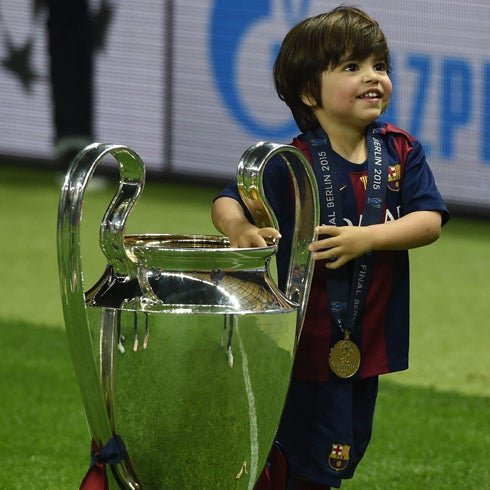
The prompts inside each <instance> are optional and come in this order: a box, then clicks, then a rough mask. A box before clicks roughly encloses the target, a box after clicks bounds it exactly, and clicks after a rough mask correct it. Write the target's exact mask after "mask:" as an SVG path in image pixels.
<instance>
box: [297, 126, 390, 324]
mask: <svg viewBox="0 0 490 490" xmlns="http://www.w3.org/2000/svg"><path fill="white" fill-rule="evenodd" d="M306 136H307V139H308V142H309V149H310V153H311V157H312V159H313V164H314V165H313V168H314V171H315V175H316V178H317V180H318V184H319V187H320V192H321V191H322V190H323V196H324V198H323V200H322V201H321V203H320V206H321V209H320V214H321V219H322V223H324V224H327V223H328V224H330V225H336V226H343V225H344V222H343V214H342V201H341V192H340V187H341V182H342V169H341V168H340V165H341V164H339V162H338V161H337V162H336V159H337V158H336V153H335V152H334V151H333V149H332V146H331V145H330V140H329V139H328V136H327V134H326V133H325V132H324V131H323V129H321V128H318V129H316V130H314V131H310V132H308V133H307V134H306ZM367 143H368V181H367V187H366V198H365V202H364V209H363V212H362V223H361V225H362V226H368V225H374V224H378V223H382V221H383V214H384V204H385V197H386V188H387V184H388V153H387V151H386V147H385V145H384V142H383V140H382V139H381V137H380V136H379V134H378V129H377V128H374V127H372V126H369V127H368V129H367ZM372 256H373V254H372V252H371V251H370V252H367V253H365V254H364V255H362V256H361V257H358V258H357V259H356V260H355V264H354V274H353V277H352V283H351V284H349V277H348V276H349V274H348V270H347V268H345V267H341V268H340V269H336V270H329V271H328V273H327V291H328V297H329V302H328V307H329V311H330V314H331V315H332V318H333V319H334V321H335V323H336V324H337V326H338V327H339V328H340V330H341V331H342V332H343V333H346V331H347V330H348V331H349V332H353V331H354V329H355V328H356V326H357V324H358V322H359V319H360V318H361V315H362V311H363V309H364V305H365V303H366V298H367V294H368V290H369V283H370V279H371V262H372Z"/></svg>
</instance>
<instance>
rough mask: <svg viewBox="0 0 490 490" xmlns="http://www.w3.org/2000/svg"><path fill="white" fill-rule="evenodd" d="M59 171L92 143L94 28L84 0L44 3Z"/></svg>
mask: <svg viewBox="0 0 490 490" xmlns="http://www.w3.org/2000/svg"><path fill="white" fill-rule="evenodd" d="M45 2H46V5H47V7H48V22H47V26H48V47H49V55H50V76H51V87H52V96H53V103H54V124H55V132H56V134H55V142H54V143H55V150H56V163H57V166H58V168H59V170H66V168H67V166H68V164H69V163H70V161H71V160H72V158H73V157H74V156H75V154H76V153H77V152H78V151H79V150H80V149H81V148H83V147H84V146H86V145H87V144H89V143H91V142H92V141H93V78H94V76H93V75H94V46H95V41H94V31H95V30H94V25H93V18H92V16H91V15H90V11H89V6H88V0H45Z"/></svg>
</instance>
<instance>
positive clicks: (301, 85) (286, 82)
mask: <svg viewBox="0 0 490 490" xmlns="http://www.w3.org/2000/svg"><path fill="white" fill-rule="evenodd" d="M371 55H374V56H376V57H378V58H379V59H380V60H383V61H384V63H385V64H386V66H387V69H388V71H389V70H390V52H389V48H388V42H387V40H386V38H385V35H384V34H383V31H382V30H381V28H380V26H379V24H378V23H377V22H376V21H375V20H374V19H372V18H371V17H370V16H369V15H367V14H366V13H365V12H363V11H362V10H360V9H358V8H356V7H348V6H344V5H342V6H339V7H337V8H335V9H334V10H331V11H330V12H327V13H324V14H320V15H317V16H314V17H310V18H308V19H305V20H303V21H302V22H300V23H299V24H297V25H296V26H295V27H293V28H292V29H291V30H290V31H289V32H288V34H287V35H286V37H285V38H284V40H283V42H282V45H281V49H280V51H279V54H278V56H277V58H276V61H275V63H274V69H273V75H274V82H275V85H276V90H277V93H278V95H279V98H280V99H281V100H283V101H284V102H285V103H286V104H287V105H288V106H289V108H290V109H291V112H292V114H293V117H294V120H295V121H296V124H297V125H298V126H299V128H300V130H301V131H303V132H306V131H308V130H309V129H315V128H316V127H318V125H319V123H318V121H317V119H316V117H315V116H314V115H313V113H312V111H311V108H310V107H309V106H307V105H306V104H304V103H303V101H302V96H308V97H309V98H311V99H313V100H314V101H315V102H316V104H317V105H319V106H321V78H322V73H323V72H324V71H325V70H327V69H334V68H335V67H337V66H338V65H339V64H340V63H342V62H343V61H345V60H346V59H352V60H364V59H366V58H368V57H369V56H371Z"/></svg>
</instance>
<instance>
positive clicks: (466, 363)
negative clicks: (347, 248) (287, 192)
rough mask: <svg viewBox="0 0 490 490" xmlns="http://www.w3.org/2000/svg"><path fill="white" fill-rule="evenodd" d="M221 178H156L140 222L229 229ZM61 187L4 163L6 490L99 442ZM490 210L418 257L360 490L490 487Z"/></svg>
mask: <svg viewBox="0 0 490 490" xmlns="http://www.w3.org/2000/svg"><path fill="white" fill-rule="evenodd" d="M216 191H217V188H212V187H205V188H196V187H191V186H186V185H182V184H170V183H156V182H149V183H148V184H147V186H146V189H145V191H144V193H143V196H142V198H141V200H140V203H138V204H137V206H136V208H135V210H134V212H133V213H132V215H131V217H130V219H129V222H128V229H127V231H128V232H129V233H140V232H141V233H150V232H152V233H216V232H215V231H214V229H213V226H212V224H211V222H210V220H209V206H210V202H211V199H212V197H213V196H214V195H215V193H216ZM110 197H111V193H110V192H109V191H103V192H97V193H96V192H93V193H89V194H87V197H86V205H85V207H84V218H83V219H84V221H83V237H82V238H83V242H82V247H83V263H84V270H85V272H86V274H85V283H86V285H87V286H90V285H91V284H92V282H93V281H95V280H96V279H97V277H98V275H99V274H100V273H101V272H102V269H103V266H104V258H103V256H102V254H101V253H100V252H99V249H98V226H99V224H100V219H101V216H102V213H103V212H104V210H105V207H106V206H107V203H108V202H109V199H110ZM58 198H59V185H57V184H56V183H55V180H54V177H53V175H52V174H50V173H48V172H35V171H31V170H26V169H11V168H0V209H1V211H2V220H1V223H2V233H1V234H0V250H1V251H2V267H1V268H0V294H1V297H2V303H1V306H0V353H1V354H0V355H1V360H0V393H1V394H2V402H1V403H0V420H2V421H3V424H2V426H1V428H0V490H3V489H5V490H15V489H34V490H37V489H40V490H41V489H42V490H47V489H56V490H59V489H62V490H64V489H70V488H78V485H79V483H80V481H81V479H82V477H83V475H84V473H85V470H86V467H87V465H88V462H89V454H88V452H89V440H88V433H87V429H86V424H85V420H84V415H83V409H82V406H81V401H80V397H79V394H78V388H77V386H76V382H75V377H74V374H73V369H72V366H71V361H70V358H69V354H68V348H67V345H66V340H65V335H64V329H63V319H62V313H61V305H60V295H59V285H58V272H57V263H56V220H57V207H58ZM489 243H490V222H488V221H478V220H465V219H460V218H453V219H452V220H451V221H450V223H449V224H448V225H447V227H446V228H445V230H444V233H443V236H442V237H441V239H440V240H439V241H438V242H437V243H436V244H434V245H432V246H430V247H426V248H423V249H420V250H414V251H413V252H412V253H411V257H412V259H411V260H412V337H411V339H412V340H411V341H412V349H411V368H410V369H409V370H408V371H407V372H404V373H396V374H393V375H389V376H385V377H383V378H382V382H381V389H380V395H379V402H378V409H377V413H376V420H375V431H374V436H373V441H372V444H371V445H370V447H369V449H368V452H367V454H366V457H365V458H364V460H363V462H362V463H361V465H360V467H359V469H358V471H357V473H356V477H355V478H354V479H353V480H352V481H350V482H346V483H345V484H344V485H343V488H345V489H349V490H356V489H357V490H361V489H362V490H366V489H368V490H375V489H379V490H419V489H431V490H439V489H440V490H443V489H444V490H446V489H448V488H458V489H475V490H485V489H490V475H489V470H488V467H489V465H488V456H487V454H488V449H489V448H490V436H489V428H490V424H489V406H490V404H489V402H490V379H489V378H490V376H489V372H490V369H489V368H490V360H489V356H488V338H489V336H488V325H489V320H488V318H489V313H490V304H489V300H490V298H489V296H488V280H487V278H488V276H489V273H490V266H488V244H489Z"/></svg>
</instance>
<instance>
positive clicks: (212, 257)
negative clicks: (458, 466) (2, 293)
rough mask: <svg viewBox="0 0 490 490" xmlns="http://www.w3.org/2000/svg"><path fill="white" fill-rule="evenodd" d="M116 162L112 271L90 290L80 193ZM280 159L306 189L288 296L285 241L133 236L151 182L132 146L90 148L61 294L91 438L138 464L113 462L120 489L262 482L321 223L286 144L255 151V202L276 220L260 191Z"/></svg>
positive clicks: (76, 191) (108, 237)
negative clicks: (276, 267)
mask: <svg viewBox="0 0 490 490" xmlns="http://www.w3.org/2000/svg"><path fill="white" fill-rule="evenodd" d="M108 154H110V155H112V156H113V157H114V158H115V159H116V161H117V162H118V164H119V168H120V185H119V189H118V192H117V194H116V196H115V197H114V199H113V200H112V202H111V204H110V205H109V208H108V210H107V212H106V214H105V216H104V218H103V220H102V223H101V233H100V246H101V248H102V250H103V252H104V254H105V255H106V257H107V262H108V265H107V268H106V270H105V271H104V272H103V274H102V275H101V277H100V279H99V280H98V281H97V282H96V284H94V285H93V286H92V287H91V288H89V289H87V290H85V288H84V285H83V271H82V263H81V253H80V224H81V219H82V206H83V199H84V195H85V189H86V187H87V184H88V181H89V180H90V177H91V175H92V174H93V172H94V170H95V168H96V166H97V165H98V164H99V162H100V161H101V160H102V159H103V158H105V156H106V155H108ZM275 154H281V156H282V157H283V158H285V161H286V163H287V165H288V168H289V169H290V172H291V175H292V180H293V182H294V183H295V186H296V190H297V192H296V193H297V194H298V196H296V206H297V208H298V209H297V217H298V221H297V222H298V223H299V226H298V231H297V232H296V237H295V240H296V241H299V242H300V244H299V245H298V244H296V243H295V245H294V247H293V250H292V260H291V267H290V278H289V281H288V293H287V294H286V295H284V294H282V293H281V292H280V291H279V290H278V288H277V286H276V284H275V282H274V280H273V279H272V277H271V273H270V262H271V260H272V259H273V258H274V255H275V253H276V246H275V245H271V246H267V247H264V248H251V249H234V248H231V247H230V246H229V242H228V240H227V239H226V238H224V237H221V236H214V235H162V234H158V235H157V234H148V235H125V234H124V230H125V223H126V219H127V217H128V214H129V213H130V211H131V209H132V206H133V205H134V203H135V202H136V200H137V199H138V196H139V195H140V194H141V191H142V189H143V185H144V166H143V164H142V162H141V160H140V158H139V157H138V156H137V155H136V154H135V153H134V152H133V151H131V150H130V149H128V148H127V147H123V146H119V145H106V144H97V143H94V144H93V145H90V146H89V147H87V148H86V149H85V150H83V151H82V152H81V153H80V154H79V155H78V156H77V157H76V158H75V160H74V161H73V163H72V166H71V167H70V170H69V172H68V174H67V177H66V180H65V183H64V185H63V188H62V192H61V198H60V207H59V219H58V262H59V271H60V284H61V296H62V302H63V311H64V316H65V324H66V331H67V336H68V343H69V346H70V352H71V356H72V360H73V364H74V367H75V373H76V376H77V380H78V384H79V387H80V391H81V395H82V401H83V404H84V407H85V412H86V414H87V421H88V425H89V428H90V433H91V437H92V438H93V439H94V441H95V442H96V443H97V445H98V446H100V447H101V446H103V445H105V444H106V443H107V442H108V441H109V440H110V439H111V437H112V436H113V435H114V434H118V435H119V436H121V438H122V439H123V441H124V443H125V445H126V448H127V450H128V455H129V459H128V460H127V461H122V462H121V463H118V464H116V465H113V466H112V467H111V469H112V472H109V474H110V488H123V489H140V488H147V489H148V488H149V489H153V488H159V489H171V490H173V489H176V488H199V489H210V490H214V489H219V488H223V489H230V488H236V489H247V490H249V489H250V490H251V489H252V488H253V486H254V484H255V482H256V479H257V477H258V475H259V473H260V471H261V469H262V467H263V465H264V463H265V460H266V457H267V453H268V451H269V448H270V446H271V443H272V441H273V438H274V434H275V431H276V428H277V424H278V422H279V418H280V414H281V411H282V407H283V403H284V399H285V395H286V392H287V388H288V385H289V378H290V371H291V367H292V361H293V356H294V350H295V345H296V341H297V335H298V332H299V331H300V327H301V322H302V318H303V311H302V309H303V307H304V304H305V298H306V297H307V294H308V288H309V281H310V277H309V276H310V275H311V272H312V269H311V255H310V254H309V253H308V252H307V244H308V243H309V242H310V241H311V240H312V239H313V238H314V228H315V225H316V224H317V220H318V213H317V209H318V208H317V204H318V203H317V196H316V194H315V192H316V184H315V182H314V178H312V177H311V175H310V172H309V166H308V163H307V162H306V165H305V161H303V160H301V158H300V157H299V156H298V154H297V153H296V150H295V149H293V148H292V147H288V146H284V145H275V144H272V143H264V144H259V145H258V146H256V147H254V149H252V150H250V151H249V152H248V153H247V154H245V155H244V157H243V158H242V160H241V164H240V165H241V166H240V170H239V182H240V189H241V192H243V193H244V194H243V195H244V197H245V201H246V203H247V205H248V206H249V207H250V208H251V209H252V210H253V211H254V212H255V216H257V210H261V211H263V212H265V213H268V220H269V221H268V222H270V223H273V224H275V221H274V219H275V218H274V216H273V214H272V213H271V211H270V209H269V208H268V205H267V203H266V202H265V200H264V199H263V197H261V196H260V193H262V192H263V191H262V187H261V186H262V184H261V182H260V180H261V177H260V176H261V173H262V172H263V167H264V166H265V165H266V164H267V162H268V161H269V160H270V158H271V157H272V156H273V155H275ZM249 164H250V165H249ZM302 167H303V170H302ZM255 174H258V176H256V175H255ZM308 187H312V188H314V190H311V189H308ZM255 190H257V192H258V194H257V195H254V192H255ZM247 196H249V197H247ZM310 198H311V199H313V201H314V202H313V205H312V204H311V203H310V202H309V199H310ZM315 200H316V201H315ZM266 221H267V220H265V221H264V223H265V222H266Z"/></svg>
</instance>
